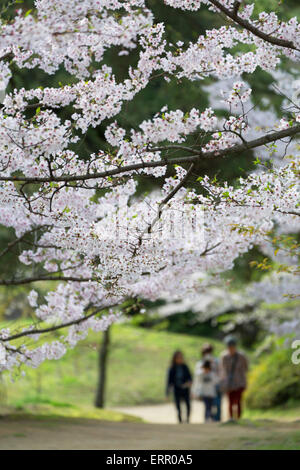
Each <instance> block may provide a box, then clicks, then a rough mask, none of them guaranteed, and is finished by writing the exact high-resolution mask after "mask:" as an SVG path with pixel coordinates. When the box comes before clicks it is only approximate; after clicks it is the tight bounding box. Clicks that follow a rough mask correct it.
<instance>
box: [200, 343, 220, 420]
mask: <svg viewBox="0 0 300 470" xmlns="http://www.w3.org/2000/svg"><path fill="white" fill-rule="evenodd" d="M201 355H202V360H201V361H200V362H199V363H197V365H196V369H197V368H199V369H201V366H202V365H203V363H204V362H205V361H209V362H210V364H211V369H212V371H213V372H214V373H215V374H216V376H217V379H218V380H217V382H216V396H215V398H214V402H213V419H214V421H221V412H222V392H221V387H220V381H221V368H220V361H219V359H218V358H217V357H215V356H214V346H213V345H212V344H211V343H205V344H203V346H202V349H201Z"/></svg>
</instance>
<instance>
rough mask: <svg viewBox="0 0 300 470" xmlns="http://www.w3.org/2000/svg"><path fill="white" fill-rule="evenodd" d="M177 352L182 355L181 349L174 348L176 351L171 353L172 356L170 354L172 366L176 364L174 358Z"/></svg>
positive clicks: (177, 354)
mask: <svg viewBox="0 0 300 470" xmlns="http://www.w3.org/2000/svg"><path fill="white" fill-rule="evenodd" d="M179 354H181V355H182V357H183V353H182V351H181V350H180V349H176V351H175V352H174V354H173V356H172V361H171V365H172V366H175V364H176V358H177V356H179Z"/></svg>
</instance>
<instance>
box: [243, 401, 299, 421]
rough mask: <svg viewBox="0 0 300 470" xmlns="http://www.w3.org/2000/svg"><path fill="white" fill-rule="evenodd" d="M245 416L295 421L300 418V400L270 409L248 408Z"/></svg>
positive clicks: (247, 417) (246, 417) (252, 418)
mask: <svg viewBox="0 0 300 470" xmlns="http://www.w3.org/2000/svg"><path fill="white" fill-rule="evenodd" d="M243 416H244V417H245V419H251V420H255V419H267V420H275V421H294V420H298V419H300V402H299V401H290V402H287V403H286V404H284V405H280V406H277V407H274V408H271V409H269V410H262V409H254V410H252V409H251V410H250V409H249V408H246V409H245V411H244V414H243Z"/></svg>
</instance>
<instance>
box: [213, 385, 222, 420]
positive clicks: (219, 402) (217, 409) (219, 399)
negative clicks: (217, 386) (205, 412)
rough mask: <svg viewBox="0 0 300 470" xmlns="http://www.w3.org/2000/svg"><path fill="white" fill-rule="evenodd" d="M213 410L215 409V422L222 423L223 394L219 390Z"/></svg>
mask: <svg viewBox="0 0 300 470" xmlns="http://www.w3.org/2000/svg"><path fill="white" fill-rule="evenodd" d="M213 408H214V415H213V419H214V421H221V412H222V394H221V392H220V391H219V390H217V395H216V397H215V398H214V402H213Z"/></svg>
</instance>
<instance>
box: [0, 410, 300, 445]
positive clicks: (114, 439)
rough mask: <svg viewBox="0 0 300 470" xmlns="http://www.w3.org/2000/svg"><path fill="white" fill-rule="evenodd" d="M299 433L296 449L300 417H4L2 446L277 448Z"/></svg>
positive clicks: (290, 442)
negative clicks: (234, 420)
mask: <svg viewBox="0 0 300 470" xmlns="http://www.w3.org/2000/svg"><path fill="white" fill-rule="evenodd" d="M297 436H299V447H296V448H299V449H300V423H299V422H298V423H270V422H268V423H263V424H260V425H257V424H253V423H251V424H248V425H247V424H246V425H243V426H241V425H226V424H214V423H210V424H205V425H204V424H190V425H187V424H182V425H177V426H174V425H172V424H148V423H112V422H105V421H96V420H85V419H53V418H52V419H47V420H44V419H43V420H41V419H34V418H30V419H28V418H13V419H12V418H8V417H6V418H1V419H0V450H4V449H13V450H20V449H107V450H132V449H136V450H142V449H146V450H147V449H153V450H159V449H166V450H167V449H180V450H184V449H187V450H193V449H254V448H257V447H259V446H264V448H274V445H277V444H278V445H279V446H282V445H285V446H288V447H287V448H295V445H296V446H297V445H298V444H297V441H295V439H298V437H297ZM295 442H296V444H295ZM289 446H290V447H289ZM276 448H277V447H276ZM280 448H282V447H280ZM285 448H286V447H285Z"/></svg>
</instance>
